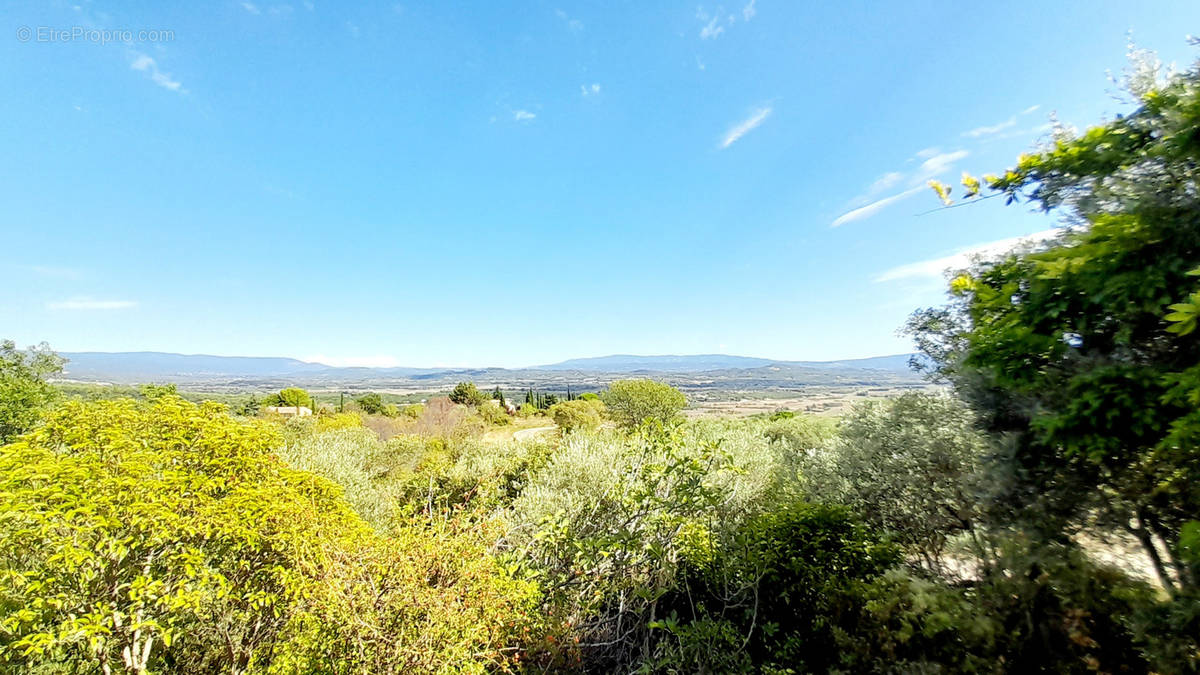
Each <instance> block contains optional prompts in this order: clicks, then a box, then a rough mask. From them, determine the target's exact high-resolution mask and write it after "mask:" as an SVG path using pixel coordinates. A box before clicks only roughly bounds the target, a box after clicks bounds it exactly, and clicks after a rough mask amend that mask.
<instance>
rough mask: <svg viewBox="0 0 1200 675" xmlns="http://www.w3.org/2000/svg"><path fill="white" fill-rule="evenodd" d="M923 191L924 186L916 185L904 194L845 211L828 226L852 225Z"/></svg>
mask: <svg viewBox="0 0 1200 675" xmlns="http://www.w3.org/2000/svg"><path fill="white" fill-rule="evenodd" d="M924 189H925V186H923V185H918V186H917V187H914V188H909V189H908V190H905V191H904V192H901V193H900V194H895V195H892V196H890V197H884V198H883V199H878V200H876V201H873V202H871V203H870V204H867V205H866V206H860V207H858V208H857V209H854V210H852V211H847V212H846V213H843V214H842V215H840V216H838V217H837V218H836V219H834V221H833V223H832V224H831V225H830V227H841V226H842V225H845V224H846V223H852V222H854V221H856V220H862V219H863V218H870V217H871V216H873V215H875V214H876V213H878V212H880V211H882V210H883V209H886V208H887V207H889V206H891V205H892V204H895V203H896V202H898V201H900V200H901V199H907V198H908V197H911V196H913V195H915V194H917V193H918V192H920V191H922V190H924Z"/></svg>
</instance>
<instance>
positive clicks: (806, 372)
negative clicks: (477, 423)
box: [63, 352, 919, 389]
mask: <svg viewBox="0 0 1200 675" xmlns="http://www.w3.org/2000/svg"><path fill="white" fill-rule="evenodd" d="M63 355H64V356H66V357H67V358H68V359H70V361H69V362H68V363H67V367H66V371H65V372H64V374H63V375H64V377H65V378H66V379H70V380H80V381H92V382H96V381H102V382H116V383H136V382H175V383H179V384H205V385H228V386H232V387H239V386H240V387H251V388H253V387H268V388H270V387H275V386H277V385H287V384H289V383H293V384H301V385H313V386H325V387H334V386H347V387H365V386H376V387H391V388H411V389H435V388H441V387H444V386H446V385H450V386H452V385H453V384H454V383H455V382H458V381H461V380H473V381H475V382H478V383H480V384H481V385H483V384H486V385H489V386H492V385H500V386H506V387H520V388H525V387H535V388H536V387H543V388H552V389H558V388H565V387H567V386H571V387H573V388H576V389H579V388H584V389H586V388H601V387H603V386H605V385H606V383H607V382H610V381H612V380H614V379H620V378H621V377H626V376H628V375H629V374H630V373H639V374H645V375H647V376H650V377H655V378H657V379H663V380H667V381H670V382H672V383H673V384H675V385H676V386H681V387H685V388H689V389H695V388H716V389H767V388H777V387H785V388H786V387H798V386H812V385H835V384H837V385H844V384H893V383H904V382H911V381H917V380H918V379H919V378H918V376H917V375H916V374H915V373H912V372H910V371H909V370H908V366H907V362H908V356H907V355H897V356H881V357H876V358H870V359H856V360H847V361H830V362H821V361H772V360H770V359H761V358H754V357H746V356H728V355H724V354H700V355H682V356H635V355H618V356H604V357H597V358H582V359H571V360H568V361H563V362H561V363H556V364H550V365H546V366H538V367H535V368H524V369H506V368H359V367H356V368H338V367H334V366H327V365H324V364H320V363H307V362H304V361H300V360H297V359H290V358H282V357H246V356H210V355H203V354H170V353H163V352H114V353H106V352H74V353H65V354H63Z"/></svg>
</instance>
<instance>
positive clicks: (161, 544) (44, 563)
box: [0, 396, 533, 673]
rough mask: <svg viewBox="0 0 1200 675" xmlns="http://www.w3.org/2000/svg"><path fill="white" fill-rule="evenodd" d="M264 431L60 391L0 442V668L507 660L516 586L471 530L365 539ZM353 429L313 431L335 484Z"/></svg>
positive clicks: (427, 668)
mask: <svg viewBox="0 0 1200 675" xmlns="http://www.w3.org/2000/svg"><path fill="white" fill-rule="evenodd" d="M280 430H281V428H280V427H279V425H272V424H268V423H263V422H254V423H246V422H240V421H237V420H235V419H234V418H231V417H229V416H227V415H226V414H225V413H224V412H223V407H222V406H219V405H216V404H206V405H203V406H195V405H193V404H190V403H186V402H184V401H182V400H180V399H178V398H174V397H170V396H166V397H163V398H160V399H159V400H158V401H156V402H155V403H153V404H152V405H146V404H139V403H137V402H135V401H132V400H129V399H125V400H119V401H111V402H109V401H105V402H97V403H90V404H84V403H77V402H71V403H67V404H65V405H64V406H62V407H61V408H60V409H59V410H57V411H56V412H54V413H53V414H52V415H51V416H50V418H49V419H48V420H47V421H46V422H45V424H44V425H42V426H41V427H40V428H39V429H38V430H36V431H35V432H33V433H31V434H29V435H27V436H25V437H23V438H21V439H19V440H18V441H17V442H15V443H13V444H11V445H7V446H3V447H2V448H0V570H2V573H0V635H3V640H2V641H0V663H3V664H4V665H5V666H7V667H8V668H9V669H11V670H12V671H25V670H28V669H31V668H35V667H36V668H44V667H52V668H53V667H55V666H57V668H58V669H59V670H60V671H62V672H92V671H93V670H107V669H110V668H111V669H121V668H124V669H126V670H128V671H130V672H137V673H143V672H150V671H154V672H183V673H187V672H212V671H222V672H226V671H227V672H234V673H242V672H247V670H251V669H252V670H268V671H278V672H296V671H297V670H303V671H318V672H344V671H356V672H385V671H391V672H445V671H446V670H447V669H449V670H451V671H456V672H461V671H466V672H482V671H483V670H485V669H486V668H490V667H504V665H505V664H506V663H507V662H508V661H509V660H510V657H511V656H512V655H513V654H514V653H516V650H517V648H518V647H519V645H520V639H521V638H519V636H518V632H521V631H523V630H525V629H527V628H528V627H529V625H530V624H529V621H532V619H531V618H528V617H530V616H531V615H530V614H529V612H528V609H529V608H530V603H531V598H532V595H531V593H532V592H533V590H532V587H530V586H529V585H528V584H527V583H525V582H520V581H516V580H514V579H512V578H511V577H510V576H509V575H507V573H505V572H504V571H503V570H502V569H501V568H500V567H499V566H498V565H497V564H496V562H495V561H494V560H493V559H492V558H490V557H488V556H486V555H485V554H484V551H485V549H484V548H483V545H484V544H483V542H484V541H486V540H487V539H489V537H488V536H487V535H486V532H484V531H480V530H478V528H475V527H472V526H468V527H466V528H465V529H464V527H463V526H460V525H458V524H455V523H454V522H453V521H446V522H445V524H440V525H439V524H436V523H434V524H430V523H428V522H413V523H410V524H407V525H404V524H401V525H400V526H398V527H397V529H395V530H394V531H393V532H394V533H393V534H392V535H391V536H390V537H389V538H386V539H385V538H383V537H381V536H380V535H376V534H375V533H374V532H373V531H372V530H371V528H369V527H368V526H367V525H366V524H365V523H364V522H363V521H362V520H361V519H360V518H359V517H358V516H356V515H355V513H354V512H353V511H352V510H351V508H350V506H349V504H347V503H346V502H345V501H344V500H343V499H342V496H341V495H342V489H341V488H340V487H338V486H337V485H335V484H334V483H332V482H330V481H328V480H325V479H323V478H320V477H318V476H315V475H313V474H310V473H307V472H304V471H298V470H295V469H292V468H289V467H287V466H286V465H284V464H283V463H282V462H281V461H280V460H279V459H278V458H277V457H276V456H275V454H273V452H272V450H273V449H274V448H276V447H279V446H280V444H281V434H280ZM304 430H305V427H301V426H299V425H297V426H296V427H294V428H293V429H292V430H291V431H290V432H289V433H290V434H291V435H296V436H299V435H300V434H301V433H302V432H303V431H304ZM310 431H311V430H310ZM354 433H361V432H355V431H354V430H342V431H335V432H328V433H327V434H323V435H321V436H326V435H328V436H332V437H333V438H334V440H335V441H336V442H335V445H336V444H342V445H344V446H345V445H349V446H352V451H351V452H341V451H339V452H334V453H332V457H333V458H334V459H335V460H338V461H342V460H344V459H346V457H349V459H350V460H351V461H349V462H348V465H349V470H348V471H340V470H334V471H332V473H335V474H337V475H338V477H339V478H340V479H341V480H347V481H348V482H349V481H350V480H351V479H356V478H355V476H356V474H355V472H354V469H356V467H355V466H354V465H355V462H354V461H353V460H355V459H356V456H355V452H358V450H357V446H358V445H360V444H357V442H356V440H355V439H351V441H354V442H351V441H347V439H348V438H350V437H352V436H353V434H354ZM334 469H337V467H336V465H335V467H334ZM368 589H370V590H368ZM464 599H465V600H464ZM523 613H524V614H523ZM522 616H524V617H526V618H522Z"/></svg>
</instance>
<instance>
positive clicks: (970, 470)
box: [803, 393, 987, 571]
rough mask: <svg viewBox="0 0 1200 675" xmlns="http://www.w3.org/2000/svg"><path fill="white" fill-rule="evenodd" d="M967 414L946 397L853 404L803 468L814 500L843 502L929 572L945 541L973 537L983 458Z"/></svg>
mask: <svg viewBox="0 0 1200 675" xmlns="http://www.w3.org/2000/svg"><path fill="white" fill-rule="evenodd" d="M974 423H975V419H974V416H973V415H972V414H971V412H970V411H969V410H968V409H967V408H966V407H965V406H963V405H962V404H961V403H959V402H958V401H956V400H954V399H951V398H949V397H948V396H938V395H928V394H912V393H910V394H905V395H903V396H900V397H898V398H895V399H891V400H888V401H875V402H868V403H861V404H859V405H856V406H855V407H854V408H853V409H852V410H851V411H850V413H849V414H848V415H847V416H846V417H845V418H844V419H842V421H841V423H840V425H839V427H838V434H837V437H836V438H835V439H834V440H832V441H831V442H829V443H826V444H825V445H824V447H822V448H820V449H819V450H818V451H817V452H815V453H813V454H811V455H809V456H808V457H807V458H806V461H805V462H804V463H803V473H804V474H805V478H806V481H805V484H806V489H807V490H808V492H809V494H810V495H811V496H812V497H813V498H816V499H819V500H822V501H826V502H829V503H840V504H845V505H847V506H849V507H851V508H852V509H854V510H855V511H856V512H857V513H859V514H861V515H862V516H863V517H864V518H865V519H866V521H867V522H868V523H870V524H871V525H873V526H875V527H876V528H878V529H880V530H881V531H887V532H889V533H891V534H892V535H893V536H894V537H895V538H896V540H897V541H898V542H900V543H903V544H904V545H905V547H906V549H907V550H908V551H909V552H910V553H913V554H915V555H918V556H920V559H921V561H922V562H923V563H924V564H925V565H926V566H927V567H928V568H929V569H931V570H936V571H943V570H942V563H943V560H942V553H943V551H944V549H945V547H946V544H947V541H948V539H949V538H951V537H953V536H954V535H956V534H958V533H963V532H973V531H974V529H975V527H976V504H977V503H978V501H979V500H980V499H981V497H982V492H983V489H984V488H983V475H982V473H981V466H982V463H983V458H984V455H985V454H986V452H987V444H986V443H985V441H984V438H983V435H982V434H981V433H980V432H978V431H977V430H976V429H975V428H974Z"/></svg>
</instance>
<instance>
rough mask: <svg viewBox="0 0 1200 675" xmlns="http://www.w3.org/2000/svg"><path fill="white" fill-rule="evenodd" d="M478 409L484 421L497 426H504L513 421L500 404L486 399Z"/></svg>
mask: <svg viewBox="0 0 1200 675" xmlns="http://www.w3.org/2000/svg"><path fill="white" fill-rule="evenodd" d="M476 410H477V411H478V412H479V416H480V417H481V418H483V421H484V422H487V423H488V424H493V425H495V426H504V425H506V424H508V423H509V422H511V421H512V419H511V418H510V417H509V416H508V413H507V412H505V411H504V409H503V408H501V407H500V406H498V405H495V404H493V403H489V402H487V401H484V402H483V403H482V404H481V405H480V406H479V407H478V408H476Z"/></svg>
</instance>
